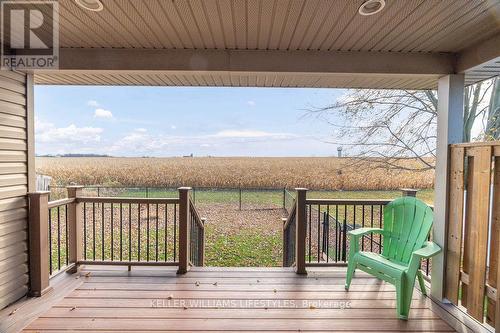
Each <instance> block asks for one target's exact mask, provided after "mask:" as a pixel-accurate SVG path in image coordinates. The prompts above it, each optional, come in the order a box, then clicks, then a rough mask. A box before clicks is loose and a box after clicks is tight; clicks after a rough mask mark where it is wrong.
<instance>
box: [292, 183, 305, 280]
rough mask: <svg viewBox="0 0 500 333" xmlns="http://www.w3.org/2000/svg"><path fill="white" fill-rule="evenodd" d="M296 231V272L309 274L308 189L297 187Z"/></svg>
mask: <svg viewBox="0 0 500 333" xmlns="http://www.w3.org/2000/svg"><path fill="white" fill-rule="evenodd" d="M295 191H297V196H296V198H297V199H296V205H297V208H296V222H295V225H296V228H297V229H296V232H295V272H296V273H297V274H307V271H306V237H307V214H306V211H307V210H306V196H307V189H305V188H296V189H295Z"/></svg>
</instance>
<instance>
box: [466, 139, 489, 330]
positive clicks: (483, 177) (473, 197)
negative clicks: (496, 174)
mask: <svg viewBox="0 0 500 333" xmlns="http://www.w3.org/2000/svg"><path fill="white" fill-rule="evenodd" d="M491 150H492V149H491V147H474V148H470V149H468V151H467V154H468V155H469V156H470V157H469V158H470V163H469V170H468V173H469V176H470V177H469V183H468V191H467V193H468V198H467V201H468V207H467V208H468V210H467V212H466V223H468V230H467V234H466V240H467V242H466V245H465V249H464V250H465V251H466V253H467V258H468V260H467V262H465V260H464V268H465V266H466V265H467V266H468V272H466V273H468V274H469V284H468V286H467V288H466V293H465V295H464V299H465V300H466V307H467V312H468V313H469V314H470V315H471V316H472V317H474V318H476V319H477V320H478V321H480V322H482V321H483V316H484V296H485V291H486V287H485V280H486V258H487V246H488V218H489V216H488V214H489V210H488V209H489V203H490V195H489V194H490V178H491Z"/></svg>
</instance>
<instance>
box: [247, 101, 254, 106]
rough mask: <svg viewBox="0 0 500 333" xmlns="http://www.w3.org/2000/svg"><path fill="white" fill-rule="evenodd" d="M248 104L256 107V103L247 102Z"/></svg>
mask: <svg viewBox="0 0 500 333" xmlns="http://www.w3.org/2000/svg"><path fill="white" fill-rule="evenodd" d="M247 104H248V105H250V106H255V101H247Z"/></svg>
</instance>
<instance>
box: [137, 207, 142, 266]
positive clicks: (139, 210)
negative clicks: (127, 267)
mask: <svg viewBox="0 0 500 333" xmlns="http://www.w3.org/2000/svg"><path fill="white" fill-rule="evenodd" d="M137 261H141V204H137Z"/></svg>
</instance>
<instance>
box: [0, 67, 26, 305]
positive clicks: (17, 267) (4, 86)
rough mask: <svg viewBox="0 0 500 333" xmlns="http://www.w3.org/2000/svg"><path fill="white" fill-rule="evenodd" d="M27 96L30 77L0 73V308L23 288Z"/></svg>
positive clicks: (24, 276) (20, 295) (10, 301)
mask: <svg viewBox="0 0 500 333" xmlns="http://www.w3.org/2000/svg"><path fill="white" fill-rule="evenodd" d="M32 96H33V85H32V76H31V75H27V74H24V73H19V72H13V71H0V309H2V308H4V307H6V306H7V305H8V304H10V303H12V302H14V301H16V300H18V299H19V298H21V297H23V296H24V295H26V294H27V292H28V281H29V274H28V242H27V240H28V229H27V226H28V201H27V193H28V191H29V190H30V188H31V187H32V186H33V184H32V181H29V179H30V178H33V176H34V172H33V170H34V169H33V168H34V152H33V133H34V131H33V112H32V111H33V108H32V103H33V101H32ZM28 110H30V111H28ZM28 133H31V134H30V135H28ZM30 160H31V161H32V162H29V161H30ZM28 165H29V167H28Z"/></svg>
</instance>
